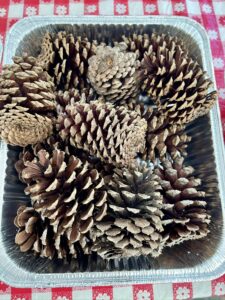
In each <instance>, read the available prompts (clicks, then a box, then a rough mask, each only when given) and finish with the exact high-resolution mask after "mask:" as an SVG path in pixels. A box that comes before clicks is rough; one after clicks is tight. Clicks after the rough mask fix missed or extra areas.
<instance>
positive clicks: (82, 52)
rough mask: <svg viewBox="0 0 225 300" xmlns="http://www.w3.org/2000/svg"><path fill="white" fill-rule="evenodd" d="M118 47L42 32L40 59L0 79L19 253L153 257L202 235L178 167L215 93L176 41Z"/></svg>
mask: <svg viewBox="0 0 225 300" xmlns="http://www.w3.org/2000/svg"><path fill="white" fill-rule="evenodd" d="M121 40H122V42H121ZM121 40H120V41H118V42H114V44H113V45H112V44H111V45H106V44H104V43H98V42H97V41H91V40H88V39H87V38H83V37H80V36H79V37H77V36H74V35H73V34H71V33H66V32H59V33H57V34H51V33H49V32H47V33H46V34H45V36H44V38H43V42H42V47H41V52H40V54H39V56H38V57H31V56H29V55H28V54H24V55H23V56H22V57H14V58H13V61H14V63H13V64H12V65H6V66H4V67H3V70H2V73H1V75H0V136H1V138H2V139H3V140H4V141H5V142H6V143H8V144H11V145H17V146H21V147H23V148H22V150H21V153H20V158H19V160H18V162H17V163H16V165H15V167H16V170H17V172H18V176H19V178H20V180H21V181H22V182H23V183H25V184H26V188H25V191H24V192H25V194H26V195H29V196H30V205H29V206H26V205H24V206H20V207H19V209H18V211H17V215H16V217H15V221H14V222H15V225H16V227H17V228H18V230H17V232H16V237H15V242H16V244H17V245H19V247H20V250H21V251H22V252H26V251H33V252H34V253H35V254H36V255H40V256H41V257H47V258H50V259H53V258H63V259H69V258H79V255H80V253H82V254H91V253H93V252H96V253H97V254H98V255H100V256H101V257H102V258H104V259H115V258H124V257H126V258H127V257H132V256H140V255H151V256H152V257H157V256H159V255H160V254H161V253H162V250H163V248H164V247H167V246H172V245H175V244H179V243H181V242H183V241H186V240H192V239H199V238H202V237H205V236H206V235H207V233H208V232H209V228H208V225H209V223H210V214H209V212H208V210H207V202H206V199H205V193H204V191H201V187H200V186H201V181H200V179H198V178H196V177H194V176H193V173H194V169H193V168H192V167H191V166H186V165H185V164H184V157H185V156H186V155H187V153H186V148H187V146H188V143H189V142H190V140H191V138H190V137H189V136H188V135H187V134H186V133H185V126H186V124H188V123H190V122H192V121H193V120H194V119H196V118H198V117H200V116H202V115H204V114H207V113H208V112H209V110H210V109H211V107H212V106H213V105H214V103H215V101H216V98H217V93H216V91H212V92H209V91H208V89H209V87H210V86H211V85H212V81H211V80H210V79H209V78H208V76H207V74H206V72H204V71H203V70H202V68H201V66H200V65H199V64H198V63H197V62H196V61H195V60H194V59H193V58H192V57H191V56H190V55H189V53H188V52H187V49H186V48H185V45H184V44H183V42H182V41H181V40H179V39H178V38H176V37H172V36H167V35H164V34H156V33H153V34H151V35H148V34H144V35H137V34H132V35H130V36H126V37H125V36H123V37H122V39H121ZM141 99H145V104H144V103H143V102H142V101H141ZM146 99H147V102H148V103H153V105H148V104H146Z"/></svg>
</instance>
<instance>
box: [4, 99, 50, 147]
mask: <svg viewBox="0 0 225 300" xmlns="http://www.w3.org/2000/svg"><path fill="white" fill-rule="evenodd" d="M52 131H53V122H52V119H51V118H48V117H47V116H42V115H41V114H31V113H29V109H28V108H24V107H21V106H17V105H16V104H7V105H5V106H4V109H2V110H0V136H1V138H2V139H3V140H4V141H5V142H6V143H8V144H10V145H18V146H21V147H25V146H27V145H29V144H35V143H38V142H41V141H43V140H44V139H46V138H47V137H48V136H49V135H51V133H52Z"/></svg>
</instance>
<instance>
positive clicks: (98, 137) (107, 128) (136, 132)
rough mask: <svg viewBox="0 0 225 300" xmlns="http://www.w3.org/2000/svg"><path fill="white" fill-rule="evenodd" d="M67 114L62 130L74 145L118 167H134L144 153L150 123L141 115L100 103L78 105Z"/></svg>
mask: <svg viewBox="0 0 225 300" xmlns="http://www.w3.org/2000/svg"><path fill="white" fill-rule="evenodd" d="M66 112H67V115H65V116H60V117H59V130H60V134H61V136H62V138H63V139H66V138H67V137H70V143H71V145H73V146H75V147H77V148H81V149H84V150H85V151H87V152H89V153H90V154H91V155H95V156H97V157H98V158H100V159H101V160H103V161H105V162H108V163H112V164H115V165H124V166H132V165H133V164H135V157H136V155H137V153H139V152H140V153H143V151H144V149H145V134H146V128H147V124H146V121H145V120H144V119H141V118H140V116H138V114H137V113H135V112H130V111H128V110H127V109H125V108H124V107H117V108H114V107H113V106H112V105H111V104H106V103H99V102H92V103H90V104H87V103H84V104H80V103H75V104H74V105H73V106H68V107H67V109H66Z"/></svg>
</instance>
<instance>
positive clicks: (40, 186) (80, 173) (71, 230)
mask: <svg viewBox="0 0 225 300" xmlns="http://www.w3.org/2000/svg"><path fill="white" fill-rule="evenodd" d="M24 164H25V168H24V169H23V170H22V173H21V177H22V178H23V180H24V181H28V182H29V184H28V186H27V187H26V189H25V193H26V194H28V195H30V197H31V200H32V204H33V207H34V209H35V210H36V211H37V212H40V214H41V215H42V217H43V218H47V219H49V220H50V224H51V225H52V226H53V230H54V232H55V233H57V234H60V235H63V234H65V235H66V236H67V238H68V239H69V240H70V241H71V242H76V241H79V240H80V238H81V237H83V235H84V234H85V233H87V232H88V231H89V230H90V228H91V227H92V226H93V224H94V222H97V221H100V220H101V219H102V218H103V217H104V216H105V214H106V210H107V203H106V192H105V191H104V190H103V189H102V187H103V186H104V179H103V178H102V177H101V176H100V174H99V172H98V171H97V170H96V169H92V168H90V166H89V164H88V163H87V162H86V163H82V162H81V160H80V159H78V158H76V157H75V156H73V155H66V153H65V152H64V151H60V150H54V151H53V152H52V153H48V152H47V151H46V150H40V151H39V152H38V153H37V156H36V157H35V159H33V160H32V161H25V162H24Z"/></svg>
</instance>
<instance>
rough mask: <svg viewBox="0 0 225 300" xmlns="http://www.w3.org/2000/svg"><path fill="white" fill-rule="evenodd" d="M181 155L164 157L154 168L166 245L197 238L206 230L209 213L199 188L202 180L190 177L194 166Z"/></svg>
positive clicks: (204, 234)
mask: <svg viewBox="0 0 225 300" xmlns="http://www.w3.org/2000/svg"><path fill="white" fill-rule="evenodd" d="M183 160H184V159H183V158H181V157H180V158H177V159H176V160H175V161H174V162H173V163H172V162H171V161H169V160H164V161H163V163H162V166H161V167H158V168H157V169H156V170H155V174H156V175H158V176H159V177H160V178H161V180H160V182H159V183H160V184H161V186H162V194H163V197H164V206H163V208H164V209H163V212H164V217H163V225H164V231H165V236H169V239H168V241H167V245H168V246H172V245H174V244H179V243H181V242H183V241H185V240H193V239H199V238H202V237H204V236H206V235H207V233H208V232H209V229H208V224H209V223H210V215H209V213H208V211H207V203H206V201H205V192H202V191H198V186H200V184H201V180H200V179H197V178H195V177H194V176H193V172H194V169H193V168H192V167H190V166H188V167H186V166H185V165H184V164H183Z"/></svg>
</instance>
